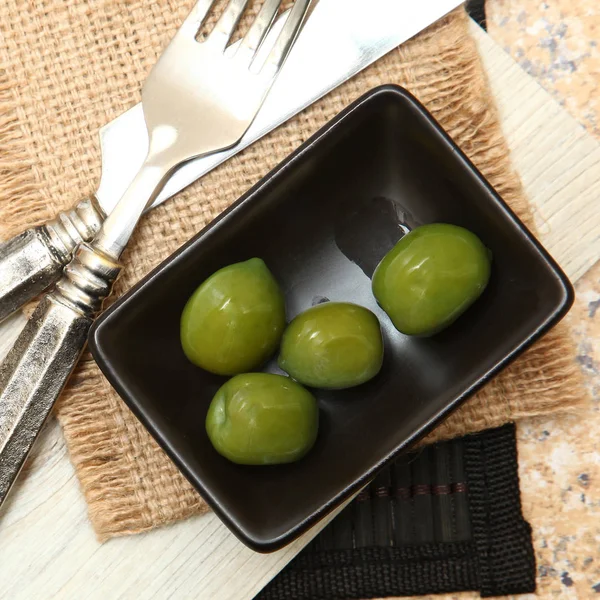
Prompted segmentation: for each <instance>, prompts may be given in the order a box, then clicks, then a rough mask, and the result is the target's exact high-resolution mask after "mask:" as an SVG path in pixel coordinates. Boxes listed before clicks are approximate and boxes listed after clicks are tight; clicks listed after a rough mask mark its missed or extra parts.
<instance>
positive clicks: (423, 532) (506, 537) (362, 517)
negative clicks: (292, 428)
mask: <svg viewBox="0 0 600 600" xmlns="http://www.w3.org/2000/svg"><path fill="white" fill-rule="evenodd" d="M535 573H536V568H535V556H534V552H533V545H532V541H531V528H530V526H529V524H528V523H527V522H526V521H525V520H524V519H523V516H522V514H521V501H520V493H519V476H518V470H517V450H516V439H515V426H514V425H504V426H503V427H499V428H497V429H490V430H488V431H485V432H483V433H480V434H476V435H469V436H465V437H463V438H459V439H456V440H452V441H449V442H444V443H440V444H436V445H434V446H428V447H425V448H423V449H421V450H419V451H418V452H414V453H411V454H408V455H406V456H405V457H403V458H402V459H400V460H398V461H397V462H396V463H395V464H393V465H392V466H391V467H390V468H387V469H385V470H384V471H383V472H382V473H381V474H380V475H379V476H378V477H377V478H376V479H375V480H374V481H373V482H372V483H371V484H370V485H369V486H368V487H367V488H365V489H364V490H363V491H362V492H361V493H360V494H359V495H358V496H357V497H356V498H355V499H354V501H353V502H352V503H351V504H350V505H349V506H348V507H346V508H345V509H344V510H343V511H342V512H341V513H340V514H339V515H338V516H337V517H336V518H335V519H334V520H333V521H332V522H331V523H330V524H329V525H328V526H327V527H326V528H325V529H324V530H323V531H322V532H321V533H320V534H319V535H318V536H317V537H316V538H315V539H314V540H313V542H311V544H309V545H308V546H307V547H306V548H305V549H304V550H303V551H302V552H301V553H300V554H299V555H298V556H297V557H296V558H295V559H294V560H293V561H292V562H291V563H290V564H289V565H288V566H287V567H286V568H285V569H284V570H283V571H282V572H281V573H280V574H279V575H278V576H277V577H276V578H275V579H274V580H273V581H272V582H271V583H269V585H268V586H267V587H266V588H264V589H263V590H262V591H261V592H260V593H259V594H258V596H257V597H256V600H292V599H293V600H319V599H323V600H335V599H343V600H348V599H353V598H383V597H389V596H410V595H421V594H435V593H444V592H458V591H466V590H477V591H479V592H480V593H481V596H483V597H487V596H501V595H505V594H524V593H527V592H533V591H535Z"/></svg>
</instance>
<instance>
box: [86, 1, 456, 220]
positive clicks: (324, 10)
mask: <svg viewBox="0 0 600 600" xmlns="http://www.w3.org/2000/svg"><path fill="white" fill-rule="evenodd" d="M353 4H354V6H355V8H353V9H350V10H349V7H348V0H321V1H320V2H318V3H317V4H316V6H315V8H314V10H313V12H312V14H311V16H310V18H309V19H308V20H307V22H306V24H305V26H304V29H303V33H302V37H301V38H300V39H299V40H298V43H297V45H296V47H295V48H294V49H293V50H292V52H291V53H290V56H289V57H288V60H287V63H286V65H285V66H284V68H283V69H282V71H281V73H280V75H279V78H278V80H277V81H276V83H275V85H274V86H273V89H272V90H271V93H270V94H269V97H268V98H267V100H266V102H265V104H264V105H263V107H262V109H261V110H260V112H259V113H258V115H257V117H256V119H255V121H254V123H253V124H252V126H251V127H250V129H249V130H248V132H247V133H246V135H245V136H244V137H243V138H242V140H241V141H240V142H239V143H238V144H237V145H236V146H234V147H233V148H230V149H228V150H225V151H223V152H218V153H216V154H212V155H210V156H206V157H202V158H198V159H196V160H193V161H190V162H189V163H187V164H186V165H184V166H183V167H182V168H181V169H179V170H178V171H177V172H176V173H175V174H174V175H173V176H172V177H171V179H170V180H169V182H168V184H167V185H166V186H165V188H164V190H163V191H162V193H161V194H160V195H159V196H158V198H157V199H156V201H155V202H154V204H153V205H152V207H151V208H154V207H155V206H158V205H159V204H162V203H163V202H164V201H165V200H167V199H168V198H170V197H171V196H173V195H175V194H176V193H177V192H179V191H180V190H182V189H183V188H185V187H187V186H188V185H189V184H191V183H192V182H194V181H195V180H196V179H198V178H200V177H202V176H203V175H205V174H206V173H208V172H209V171H210V170H212V169H214V168H215V167H216V166H218V165H219V164H221V163H222V162H224V161H226V160H227V159H229V158H231V157H232V156H234V155H235V154H237V153H238V152H240V151H241V150H243V149H244V148H246V147H248V146H249V145H250V144H252V143H253V142H255V141H256V140H258V139H260V138H261V137H263V136H264V135H266V134H267V133H269V132H270V131H272V130H273V129H275V128H276V127H278V126H279V125H281V124H282V123H284V122H285V121H287V120H288V119H290V118H291V117H293V116H294V115H296V114H297V113H299V112H300V111H301V110H303V109H304V108H306V107H307V106H309V105H311V104H312V103H313V102H315V101H316V100H318V99H319V98H321V97H322V96H324V95H325V94H327V93H328V92H330V91H331V90H333V89H335V88H336V87H337V86H339V85H340V84H341V83H343V82H344V81H346V80H347V79H350V78H351V77H352V76H354V75H356V74H357V73H359V72H360V71H362V70H363V69H364V68H365V67H367V66H368V65H370V64H371V63H373V62H375V61H376V60H377V59H378V58H381V57H382V56H383V55H385V54H387V53H388V52H390V51H391V50H393V49H394V48H396V47H397V46H399V45H400V44H401V43H403V42H405V41H406V40H407V39H409V38H411V37H413V36H414V35H416V34H417V33H418V32H420V31H421V30H423V29H425V28H426V27H427V26H428V25H430V24H431V23H434V22H435V21H437V20H438V19H440V18H441V17H443V16H444V15H446V14H447V13H448V12H450V11H451V10H452V9H453V8H456V7H457V6H458V5H459V4H461V2H460V1H459V0H426V1H424V2H419V3H413V2H411V3H408V2H401V1H398V0H354V2H353ZM314 65H319V67H318V69H315V68H314ZM145 131H146V127H145V124H144V115H143V112H142V109H141V105H140V104H138V105H136V106H134V107H133V108H131V109H130V110H128V111H127V112H125V113H124V114H123V115H121V116H120V117H117V118H116V119H115V120H113V121H112V122H111V123H109V124H107V125H106V126H105V127H104V128H103V129H102V130H101V131H100V140H101V146H102V177H101V180H100V185H99V187H98V191H97V192H96V198H97V199H98V202H99V203H100V206H101V207H102V209H103V210H104V212H105V213H106V214H108V213H110V211H111V210H112V208H113V206H114V205H115V203H116V202H117V201H118V200H119V198H120V197H121V196H122V194H123V192H124V191H125V190H126V189H127V187H128V185H129V183H131V180H132V178H133V175H134V174H135V173H136V172H137V170H138V169H139V167H140V165H141V164H142V162H143V161H144V158H145V156H146V152H147V149H148V144H147V139H146V135H145Z"/></svg>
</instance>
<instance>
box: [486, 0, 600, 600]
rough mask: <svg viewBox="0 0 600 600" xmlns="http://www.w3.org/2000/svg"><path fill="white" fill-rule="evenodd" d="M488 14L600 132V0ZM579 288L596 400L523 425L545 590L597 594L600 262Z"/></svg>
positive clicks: (529, 510) (526, 506)
mask: <svg viewBox="0 0 600 600" xmlns="http://www.w3.org/2000/svg"><path fill="white" fill-rule="evenodd" d="M487 16H488V29H489V33H490V35H491V36H492V37H493V38H494V39H495V40H496V41H497V42H499V43H500V44H501V45H502V46H504V47H505V48H506V50H507V51H508V52H509V53H510V54H511V55H512V56H513V58H514V59H515V60H516V61H517V62H518V63H519V64H520V65H521V66H522V67H523V68H524V69H525V70H526V71H527V72H528V73H529V74H530V75H532V76H533V77H535V78H536V79H537V80H538V82H539V83H540V84H541V85H542V86H543V87H544V88H546V90H547V91H548V92H550V93H551V94H552V95H553V96H554V97H555V98H556V99H557V100H558V101H559V102H561V103H562V104H563V105H564V106H565V108H566V109H567V110H568V111H569V112H570V113H571V114H572V115H573V116H574V117H575V118H576V119H577V120H579V122H580V123H582V124H583V125H584V127H586V128H587V130H588V131H589V132H590V133H591V134H592V135H594V136H595V137H596V138H598V139H600V47H599V46H598V42H600V3H599V2H598V0H548V1H540V0H488V3H487ZM598 210H600V198H599V199H598ZM576 291H577V299H576V303H575V307H574V308H573V310H572V312H571V314H570V317H569V318H570V322H571V324H572V326H573V329H574V332H575V338H576V342H577V347H578V350H577V357H576V360H577V361H578V362H579V364H580V367H581V369H582V371H583V372H584V374H585V378H586V381H587V385H588V388H589V390H590V395H591V398H592V402H591V404H590V406H589V408H588V409H587V410H586V411H585V412H584V413H582V414H580V415H578V416H573V417H568V418H564V417H563V418H555V419H554V418H546V419H540V420H536V421H532V422H523V423H521V424H520V425H519V428H518V432H519V469H520V476H521V489H522V500H523V512H524V514H525V517H526V518H527V519H528V521H529V522H530V523H531V525H532V527H533V532H534V544H535V549H536V555H537V561H538V594H537V595H538V596H540V597H543V598H594V597H598V598H600V262H598V263H596V266H595V267H594V268H592V269H591V270H590V271H588V273H587V274H586V275H585V276H584V277H583V278H582V279H580V280H579V282H578V283H577V285H576Z"/></svg>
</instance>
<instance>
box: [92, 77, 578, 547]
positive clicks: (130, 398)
mask: <svg viewBox="0 0 600 600" xmlns="http://www.w3.org/2000/svg"><path fill="white" fill-rule="evenodd" d="M382 95H386V96H390V95H392V96H395V97H396V98H398V99H399V100H400V101H402V102H405V103H408V104H409V105H410V108H411V109H412V110H413V111H415V112H416V113H417V114H418V115H419V116H420V118H421V119H423V121H424V122H426V123H427V124H428V125H429V126H430V127H431V129H432V132H433V133H434V134H435V135H436V136H437V138H438V139H439V140H440V142H441V143H442V144H444V145H445V146H446V150H447V151H450V152H452V153H453V154H455V155H456V157H457V158H458V159H459V160H460V161H461V163H462V164H463V166H464V168H465V170H467V171H470V172H471V174H472V175H473V177H474V178H475V180H476V183H477V184H478V185H479V186H480V187H481V188H483V191H485V192H486V194H487V196H488V198H489V200H490V201H492V202H494V203H495V204H496V205H497V206H498V207H499V208H501V209H502V210H503V212H504V213H505V215H506V217H507V218H508V219H509V220H511V221H512V223H513V225H514V226H515V227H516V228H517V229H518V230H519V232H520V233H521V234H522V235H524V236H525V237H526V238H527V241H528V242H529V243H530V244H531V246H532V247H533V250H535V252H537V254H538V255H540V256H541V258H542V259H543V260H544V261H545V262H546V264H547V265H548V267H549V271H551V272H552V273H553V275H554V277H555V279H556V281H557V283H558V285H559V287H560V288H561V292H562V294H561V297H560V300H559V301H558V302H557V303H556V306H555V308H554V310H553V311H552V312H551V313H550V314H548V315H547V316H546V318H545V319H544V321H543V322H542V323H541V324H540V325H539V326H538V327H537V328H536V329H535V330H534V331H533V332H532V333H531V334H530V335H529V336H528V337H527V338H525V339H524V340H522V342H521V343H520V344H519V345H518V346H516V347H515V348H514V349H513V350H512V351H511V352H509V353H508V354H507V355H506V356H504V358H502V359H501V360H499V361H497V362H496V363H495V364H494V366H493V367H492V368H491V369H488V370H487V371H486V372H484V373H483V374H482V375H480V376H479V377H478V378H477V380H476V381H475V382H474V383H473V384H472V385H470V386H469V387H468V388H466V389H464V390H463V391H462V392H461V393H459V394H456V395H455V396H454V397H453V398H452V400H451V401H450V402H448V403H447V404H446V405H445V406H444V407H443V408H442V409H441V410H439V411H438V412H437V413H436V414H435V415H434V416H433V417H432V418H431V419H429V420H428V421H427V422H426V423H424V424H422V425H421V426H420V428H419V429H417V430H416V431H415V432H414V433H413V434H412V435H410V436H409V437H408V438H407V439H406V440H405V441H404V442H403V443H401V444H399V445H397V446H395V447H394V449H393V450H392V451H390V452H389V453H388V454H386V456H384V457H383V458H382V459H381V460H379V461H378V462H377V463H375V464H373V465H372V466H371V467H370V468H369V469H368V470H366V471H365V472H363V473H362V474H361V475H360V476H359V477H357V478H356V479H355V480H354V482H353V483H352V484H350V485H348V486H347V487H346V488H345V489H344V490H342V491H341V492H340V493H338V494H337V495H335V496H333V497H332V498H330V499H329V500H328V501H327V502H326V503H324V504H323V505H322V506H321V507H320V508H319V509H317V510H314V511H313V512H312V513H311V514H309V515H307V516H305V517H304V518H303V519H302V520H300V521H299V522H298V523H297V524H296V525H294V526H292V527H290V528H288V529H287V530H286V531H285V532H284V533H282V534H280V535H278V536H276V537H269V538H268V539H266V538H264V537H262V536H260V535H259V536H257V535H255V534H253V532H252V531H249V530H247V529H246V528H245V527H243V526H242V525H241V524H240V523H239V522H237V520H236V519H235V518H234V517H233V516H232V515H231V514H230V513H229V512H228V510H227V509H225V508H224V507H223V506H221V504H220V502H219V501H218V499H216V498H215V497H214V496H213V494H212V493H211V492H210V489H209V488H207V487H206V486H205V485H203V483H202V481H201V480H200V479H199V478H198V477H196V476H195V474H194V472H193V471H192V470H190V469H188V468H187V466H186V465H185V463H184V461H183V460H181V459H180V458H179V457H178V455H177V452H176V451H175V450H174V449H173V448H172V447H170V445H169V444H168V442H167V440H166V439H165V438H164V437H163V436H162V435H161V433H160V431H159V429H158V428H157V427H156V425H155V424H154V423H153V422H152V420H151V419H150V418H149V417H148V415H147V414H146V413H145V411H144V409H143V407H142V405H140V404H139V403H138V401H137V399H136V397H135V396H134V395H133V394H131V393H130V392H129V391H128V389H127V386H125V385H123V382H122V380H121V377H120V376H119V375H118V374H117V372H116V371H115V369H113V367H112V364H111V359H110V357H109V356H107V354H106V353H105V351H104V345H103V342H102V335H103V330H104V328H105V327H106V326H107V324H109V323H110V321H111V320H112V319H113V318H114V315H115V314H119V313H121V312H122V311H123V310H127V309H130V306H131V303H134V305H135V302H136V301H137V299H138V298H139V297H140V295H143V294H144V292H145V289H146V287H147V286H148V285H149V284H150V283H151V282H152V281H153V280H154V279H155V278H156V277H157V276H159V275H160V274H161V273H163V272H164V271H166V270H168V269H169V268H170V267H171V266H172V265H173V264H174V263H176V262H177V261H178V259H179V258H180V257H183V256H184V255H186V254H187V253H189V252H195V251H196V246H197V245H201V244H202V238H204V237H205V236H206V235H207V234H208V233H209V232H211V231H213V230H216V229H217V228H219V227H222V226H224V225H226V223H227V221H229V220H231V219H232V218H235V213H236V211H237V210H238V209H239V208H240V207H241V206H242V205H245V204H248V203H249V202H252V201H253V199H254V198H255V197H256V196H257V195H258V194H259V193H260V192H262V191H263V190H264V189H266V188H268V186H270V185H272V182H273V181H274V180H275V179H276V178H278V177H280V176H281V175H282V174H283V173H284V172H285V171H287V170H288V169H291V168H293V167H294V165H295V163H296V162H298V160H299V159H300V158H301V157H302V156H304V155H305V154H306V153H307V152H310V151H311V149H312V148H313V146H315V145H316V144H318V143H319V142H320V141H321V140H322V139H323V138H325V137H327V136H329V135H330V133H331V132H332V131H334V130H336V129H338V128H339V127H341V126H343V125H344V124H345V122H346V121H347V120H348V118H349V117H351V115H353V114H354V113H355V112H357V111H359V110H360V109H361V107H363V106H364V105H365V104H368V103H371V102H373V101H374V100H376V99H377V98H378V97H380V96H382ZM573 301H574V290H573V286H572V284H571V282H570V281H569V279H568V277H567V276H566V275H565V273H564V272H563V270H562V269H561V267H560V266H559V265H558V264H557V262H556V261H555V260H554V258H552V256H551V255H550V254H549V253H548V251H547V250H546V249H545V248H544V247H543V246H542V244H541V243H540V242H539V241H538V240H537V239H536V238H535V237H534V235H533V234H532V233H531V232H530V231H529V229H528V228H527V227H526V226H525V225H524V223H523V222H522V221H521V220H520V219H519V217H518V216H517V215H516V214H515V212H514V211H513V210H512V209H511V208H510V207H509V206H508V205H507V204H506V202H505V201H504V200H503V199H502V198H501V197H500V195H499V194H498V193H497V192H496V190H495V189H494V188H493V187H492V186H491V184H490V183H489V182H488V181H487V179H485V177H484V176H483V175H482V174H481V172H480V171H479V169H477V167H476V166H475V165H474V164H473V163H472V161H471V160H470V159H469V158H468V157H467V156H466V155H465V154H464V152H463V151H462V150H461V149H460V148H459V147H458V145H457V144H456V143H455V142H454V141H453V140H452V138H450V136H449V134H448V133H447V132H446V131H445V130H444V129H443V128H442V127H441V125H440V124H439V123H438V122H437V120H436V119H435V117H433V115H431V113H430V112H429V111H428V110H427V109H426V108H425V107H424V106H423V105H422V104H421V102H419V100H417V99H416V98H415V97H414V96H413V95H412V94H411V93H410V92H408V91H407V90H406V89H404V88H402V87H400V86H398V85H395V84H385V85H381V86H377V87H375V88H373V89H371V90H369V91H368V92H366V93H365V94H363V95H362V96H361V97H359V98H358V99H357V100H355V101H354V102H352V103H351V104H350V105H348V106H347V107H346V108H344V109H343V110H342V111H341V112H340V113H338V114H337V115H336V116H334V117H333V118H332V119H331V120H330V121H328V122H327V123H326V124H325V125H323V126H322V127H321V128H320V129H319V130H318V131H317V132H316V133H315V134H313V135H312V136H311V137H310V138H309V139H308V140H306V141H305V142H304V143H303V144H302V145H300V146H299V147H298V148H297V149H296V150H294V151H293V152H292V153H291V154H289V155H288V156H287V157H286V158H284V159H283V160H282V161H281V162H280V163H278V164H277V165H276V166H275V167H274V168H273V169H272V170H270V171H269V172H268V173H267V174H266V175H264V176H263V177H262V178H261V179H260V180H259V181H258V182H257V183H255V184H254V185H253V186H252V187H251V188H250V189H249V190H248V191H246V192H245V193H244V194H242V196H240V197H239V198H238V199H237V200H236V201H235V202H233V203H232V204H231V205H230V206H229V207H228V208H227V209H225V210H224V211H223V212H222V213H220V214H219V215H218V216H217V217H216V218H215V219H213V220H212V221H211V222H210V223H208V224H207V225H206V226H205V227H203V228H202V229H201V230H200V231H199V232H198V233H196V234H195V235H194V236H193V237H192V238H191V239H190V240H188V241H187V242H185V243H184V244H183V245H182V246H180V247H179V248H178V249H177V250H175V251H174V252H173V253H172V254H170V255H169V256H168V257H167V258H165V259H164V260H163V261H162V262H161V263H160V264H159V265H158V266H157V267H155V268H154V269H152V270H151V271H150V272H149V273H148V274H147V275H146V276H145V277H143V278H142V279H141V280H140V281H139V282H138V283H136V284H135V285H134V286H133V287H132V288H131V289H130V290H128V291H127V292H126V293H125V294H124V295H123V296H122V297H121V298H119V299H118V300H117V301H116V302H115V303H114V304H113V305H111V306H110V307H109V308H108V309H107V310H106V311H104V312H103V313H102V314H101V315H100V317H99V318H98V319H97V320H96V321H95V322H94V323H93V325H92V327H91V329H90V333H89V336H88V340H89V347H90V350H91V353H92V355H93V357H94V359H95V361H96V363H97V365H98V367H99V368H100V370H101V371H102V373H103V374H104V376H105V377H106V379H107V380H108V381H109V383H110V384H111V386H112V387H113V388H114V389H115V390H116V392H117V393H118V394H119V396H120V397H121V399H122V400H123V401H124V402H125V404H126V405H127V406H128V407H129V409H130V410H131V411H132V412H133V414H134V415H135V416H136V418H137V419H138V420H139V421H140V422H141V423H142V425H143V426H144V427H145V428H146V429H147V430H148V432H149V433H150V434H151V435H152V437H153V438H154V440H155V441H156V442H157V443H158V444H159V445H160V447H161V448H162V449H163V450H164V451H165V453H166V454H167V455H168V456H169V458H170V459H171V460H172V461H173V462H174V463H175V465H176V466H177V468H178V469H179V470H180V471H181V472H182V473H183V475H184V476H185V477H186V479H188V481H189V482H190V483H191V484H192V486H193V487H194V488H195V489H196V490H197V491H198V492H199V493H200V495H201V496H202V498H203V499H204V500H205V501H206V502H207V504H208V505H209V506H210V507H211V508H212V509H213V510H214V512H215V513H216V514H217V515H218V516H219V518H220V519H221V520H222V521H223V522H224V523H225V525H226V526H227V527H228V528H229V529H230V530H231V531H232V532H233V533H234V534H235V535H236V536H237V537H238V538H239V539H240V540H241V541H242V542H243V543H244V544H246V545H247V546H249V547H250V548H251V549H253V550H255V551H257V552H272V551H275V550H278V549H280V548H282V547H283V546H285V545H286V544H288V543H290V542H291V541H293V540H294V539H296V538H297V537H299V536H300V535H301V534H303V533H304V532H305V531H307V530H308V529H309V528H310V527H312V526H313V525H314V524H315V523H317V522H318V521H319V520H321V519H322V518H323V517H325V516H326V515H327V514H328V513H330V512H331V511H332V510H333V509H335V508H336V507H338V506H339V505H340V504H342V503H343V502H344V501H346V500H347V499H349V497H350V496H351V495H353V494H355V493H357V492H358V491H359V490H360V489H361V488H362V487H363V486H364V485H366V484H367V483H368V481H370V480H371V479H373V477H374V476H375V475H376V473H377V472H378V471H379V470H380V469H382V468H383V467H385V466H386V465H387V464H389V463H390V462H391V461H392V460H393V459H394V458H396V457H397V456H398V455H399V454H400V453H401V452H403V451H405V450H406V449H407V447H409V446H412V445H413V444H414V443H415V442H417V441H418V440H419V439H421V438H423V437H424V436H425V435H427V434H428V433H429V432H430V431H431V430H432V429H433V428H434V427H435V426H436V425H437V424H438V423H440V422H441V421H442V420H443V419H445V418H446V417H448V416H449V415H450V414H451V413H452V412H453V411H454V410H455V409H456V408H458V407H459V406H460V405H461V404H462V403H463V402H464V401H465V400H466V399H467V398H469V397H471V396H473V395H474V394H475V393H476V392H477V391H479V390H480V389H481V388H482V387H483V386H484V385H485V384H486V383H488V382H489V381H490V380H491V379H492V378H493V377H494V376H495V375H497V374H498V373H499V372H500V371H502V370H503V369H504V368H506V367H507V366H508V365H509V364H510V363H512V362H513V361H514V360H515V359H516V358H517V357H519V356H520V355H521V354H522V353H523V352H524V351H525V350H527V349H528V348H529V347H530V346H531V345H532V344H533V343H535V342H536V341H537V340H538V339H539V338H540V337H542V336H543V335H544V334H545V333H546V332H547V331H549V330H550V329H551V328H552V327H554V326H555V325H556V324H557V323H558V322H559V321H560V320H561V319H562V318H563V317H564V316H565V315H566V313H567V312H568V311H569V309H570V308H571V306H572V304H573Z"/></svg>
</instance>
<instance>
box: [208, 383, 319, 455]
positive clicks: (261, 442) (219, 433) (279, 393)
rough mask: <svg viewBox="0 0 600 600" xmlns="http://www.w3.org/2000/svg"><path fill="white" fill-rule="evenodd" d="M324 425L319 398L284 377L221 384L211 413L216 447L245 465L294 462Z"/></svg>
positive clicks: (210, 420)
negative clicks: (321, 422)
mask: <svg viewBox="0 0 600 600" xmlns="http://www.w3.org/2000/svg"><path fill="white" fill-rule="evenodd" d="M318 429H319V409H318V406H317V401H316V400H315V398H314V396H313V395H312V394H311V393H310V392H309V391H308V390H306V389H304V388H303V387H302V386H301V385H299V384H298V383H296V382H295V381H292V380H291V379H290V378H289V377H284V376H283V375H272V374H270V373H245V374H243V375H236V376H235V377H233V378H232V379H230V380H229V381H228V382H227V383H225V384H224V385H222V386H221V387H220V388H219V391H218V392H217V393H216V394H215V397H214V398H213V399H212V402H211V403H210V407H209V409H208V414H207V415H206V432H207V433H208V437H209V438H210V441H211V443H212V445H213V446H214V448H215V450H216V451H217V452H218V453H219V454H221V455H222V456H224V457H225V458H228V459H229V460H231V461H232V462H235V463H238V464H242V465H274V464H280V463H289V462H294V461H296V460H299V459H300V458H302V457H303V456H304V455H305V454H306V453H307V452H308V451H309V450H310V449H311V448H312V446H313V444H314V443H315V440H316V438H317V431H318Z"/></svg>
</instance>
